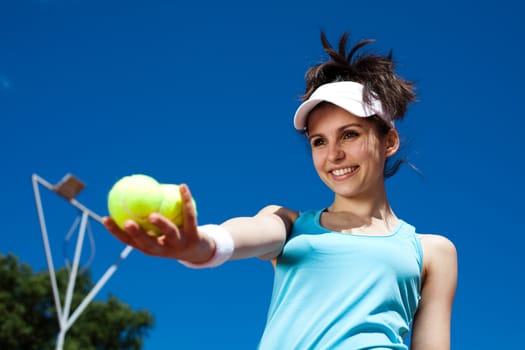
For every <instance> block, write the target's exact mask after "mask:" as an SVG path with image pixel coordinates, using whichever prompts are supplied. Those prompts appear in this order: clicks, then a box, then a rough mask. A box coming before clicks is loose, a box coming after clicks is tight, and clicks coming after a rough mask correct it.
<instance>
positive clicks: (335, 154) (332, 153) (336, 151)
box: [328, 143, 345, 162]
mask: <svg viewBox="0 0 525 350" xmlns="http://www.w3.org/2000/svg"><path fill="white" fill-rule="evenodd" d="M328 152H329V154H328V158H329V159H330V161H332V162H337V161H340V160H341V159H343V158H344V157H345V152H344V151H343V149H342V148H341V146H340V145H339V144H338V143H333V144H332V145H331V146H330V149H329V151H328Z"/></svg>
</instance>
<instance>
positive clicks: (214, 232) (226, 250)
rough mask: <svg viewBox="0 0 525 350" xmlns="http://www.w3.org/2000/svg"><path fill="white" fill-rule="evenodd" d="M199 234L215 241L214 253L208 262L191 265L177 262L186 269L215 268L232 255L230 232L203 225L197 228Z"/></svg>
mask: <svg viewBox="0 0 525 350" xmlns="http://www.w3.org/2000/svg"><path fill="white" fill-rule="evenodd" d="M198 230H199V232H204V233H205V234H207V235H208V236H209V237H210V238H211V239H213V240H214V241H215V253H214V254H213V256H212V257H211V259H210V260H208V261H206V262H203V263H192V262H189V261H184V260H179V262H180V263H181V264H182V265H184V266H187V267H191V268H194V269H202V268H206V267H215V266H219V265H221V264H223V263H224V262H225V261H226V260H228V259H229V258H230V257H231V256H232V255H233V250H234V248H235V244H234V242H233V238H232V235H231V233H230V232H228V230H226V229H225V228H224V227H222V226H219V225H203V226H199V227H198Z"/></svg>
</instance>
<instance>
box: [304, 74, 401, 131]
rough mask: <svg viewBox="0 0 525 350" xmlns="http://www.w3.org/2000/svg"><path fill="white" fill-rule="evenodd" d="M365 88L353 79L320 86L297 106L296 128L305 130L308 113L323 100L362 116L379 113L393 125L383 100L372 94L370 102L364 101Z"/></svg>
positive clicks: (378, 114)
mask: <svg viewBox="0 0 525 350" xmlns="http://www.w3.org/2000/svg"><path fill="white" fill-rule="evenodd" d="M363 89H364V86H363V85H361V84H359V83H356V82H353V81H338V82H335V83H328V84H324V85H321V86H319V87H318V88H317V89H316V90H315V91H314V92H313V94H312V95H311V96H310V98H309V99H308V100H306V101H304V102H303V103H302V104H301V105H300V106H299V108H297V111H296V112H295V116H294V126H295V128H296V129H297V130H304V128H305V127H306V120H307V117H308V114H309V113H310V112H311V111H312V109H314V107H315V106H317V105H318V104H319V103H321V102H330V103H333V104H334V105H336V106H338V107H341V108H343V109H344V110H346V111H348V112H350V113H352V114H353V115H355V116H356V117H360V118H366V117H371V116H373V115H377V116H379V117H381V119H383V120H384V121H385V122H387V123H388V124H389V125H391V126H392V127H393V126H394V123H393V121H392V120H391V118H390V116H389V115H388V114H387V113H386V112H385V111H384V110H383V106H382V105H381V101H379V100H378V99H375V98H374V97H372V96H370V102H369V103H365V102H364V101H363Z"/></svg>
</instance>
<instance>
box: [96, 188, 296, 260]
mask: <svg viewBox="0 0 525 350" xmlns="http://www.w3.org/2000/svg"><path fill="white" fill-rule="evenodd" d="M180 191H181V197H182V202H183V215H184V224H183V226H182V227H180V228H179V227H177V226H176V225H174V224H173V223H172V222H170V221H169V220H168V219H166V218H165V217H163V216H161V215H159V214H151V215H150V217H149V220H150V221H151V223H153V224H154V225H156V226H157V227H158V228H159V231H160V232H161V233H162V235H160V236H153V235H149V234H147V233H146V232H145V231H144V230H143V229H142V228H141V227H140V226H139V225H138V224H137V223H136V222H134V221H128V222H126V223H125V230H121V229H119V228H118V227H117V225H116V224H115V222H114V221H113V220H112V219H111V218H104V224H105V226H106V228H107V229H108V230H109V231H110V232H111V233H112V234H113V235H115V237H117V238H118V239H119V240H121V241H122V242H124V243H125V244H129V245H131V246H132V247H134V248H136V249H138V250H140V251H142V252H143V253H145V254H147V255H152V256H159V257H166V258H173V259H178V260H184V261H187V262H191V263H197V264H198V263H204V262H206V261H208V260H210V259H211V257H212V256H213V255H214V252H215V248H216V247H215V242H214V240H213V239H211V238H210V237H209V236H208V235H207V234H206V233H204V232H202V231H200V230H199V227H198V224H197V216H196V213H195V208H194V207H193V204H192V200H191V193H190V191H189V188H188V187H187V186H186V185H181V186H180ZM296 217H297V214H296V213H295V212H293V211H291V210H287V209H285V208H282V207H278V206H268V207H266V208H264V209H262V210H261V211H260V212H259V213H257V214H256V215H255V216H253V217H239V218H233V219H230V220H228V221H226V222H224V223H223V224H221V226H222V227H223V228H224V229H226V230H227V231H228V232H230V233H231V236H232V238H233V241H234V252H233V255H232V257H231V259H242V258H249V257H256V256H260V257H262V258H266V259H271V258H274V257H276V256H277V255H279V253H280V251H281V249H282V247H283V245H284V242H285V240H286V236H287V234H288V232H289V230H290V228H291V226H292V223H293V221H294V220H295V218H296Z"/></svg>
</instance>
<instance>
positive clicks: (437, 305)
mask: <svg viewBox="0 0 525 350" xmlns="http://www.w3.org/2000/svg"><path fill="white" fill-rule="evenodd" d="M421 244H422V246H423V256H424V265H423V284H422V288H421V301H420V304H419V308H418V311H417V313H416V315H415V318H414V324H413V328H412V339H411V342H410V344H411V346H410V348H411V349H412V350H434V349H435V350H447V349H450V322H451V315H452V304H453V301H454V295H455V292H456V284H457V253H456V248H455V247H454V245H453V244H452V242H450V241H449V240H448V239H446V238H445V237H442V236H437V235H421Z"/></svg>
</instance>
